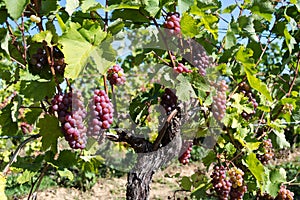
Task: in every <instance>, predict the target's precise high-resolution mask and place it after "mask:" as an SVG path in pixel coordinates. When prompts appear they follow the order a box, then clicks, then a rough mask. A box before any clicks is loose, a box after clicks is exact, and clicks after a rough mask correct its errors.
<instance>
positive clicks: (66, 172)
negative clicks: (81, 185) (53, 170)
mask: <svg viewBox="0 0 300 200" xmlns="http://www.w3.org/2000/svg"><path fill="white" fill-rule="evenodd" d="M57 172H58V174H59V176H61V177H66V178H68V179H69V180H70V181H72V180H73V179H74V175H73V173H72V172H71V171H70V170H68V169H66V168H64V169H63V170H57Z"/></svg>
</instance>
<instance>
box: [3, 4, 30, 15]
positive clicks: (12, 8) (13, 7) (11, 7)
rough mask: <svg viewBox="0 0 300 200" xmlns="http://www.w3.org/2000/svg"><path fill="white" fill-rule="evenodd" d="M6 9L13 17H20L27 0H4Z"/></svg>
mask: <svg viewBox="0 0 300 200" xmlns="http://www.w3.org/2000/svg"><path fill="white" fill-rule="evenodd" d="M4 3H5V5H6V8H7V11H8V13H9V15H10V16H11V17H12V18H13V19H18V18H19V17H21V15H22V12H23V11H24V9H25V7H26V6H27V4H28V3H29V0H14V1H12V0H4Z"/></svg>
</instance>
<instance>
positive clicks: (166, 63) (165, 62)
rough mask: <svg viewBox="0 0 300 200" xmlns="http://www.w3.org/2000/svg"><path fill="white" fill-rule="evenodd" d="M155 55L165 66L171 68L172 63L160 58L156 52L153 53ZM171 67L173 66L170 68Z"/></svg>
mask: <svg viewBox="0 0 300 200" xmlns="http://www.w3.org/2000/svg"><path fill="white" fill-rule="evenodd" d="M152 52H153V54H154V55H155V56H156V57H157V58H158V59H159V60H160V61H162V62H163V63H164V64H165V65H167V66H170V63H168V62H167V61H165V60H164V59H163V58H162V57H160V56H159V55H157V53H156V52H155V51H152ZM170 67H171V66H170Z"/></svg>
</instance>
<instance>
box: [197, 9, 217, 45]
mask: <svg viewBox="0 0 300 200" xmlns="http://www.w3.org/2000/svg"><path fill="white" fill-rule="evenodd" d="M218 21H219V18H218V17H216V16H215V15H214V14H208V15H205V16H203V17H201V24H203V25H204V27H205V28H206V29H207V31H208V32H210V33H211V34H212V35H213V37H214V39H215V40H217V39H218V32H219V29H218Z"/></svg>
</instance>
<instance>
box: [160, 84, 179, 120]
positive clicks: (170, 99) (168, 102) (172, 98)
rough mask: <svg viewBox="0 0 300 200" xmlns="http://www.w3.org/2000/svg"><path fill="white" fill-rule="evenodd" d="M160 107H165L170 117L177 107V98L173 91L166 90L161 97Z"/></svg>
mask: <svg viewBox="0 0 300 200" xmlns="http://www.w3.org/2000/svg"><path fill="white" fill-rule="evenodd" d="M160 105H162V107H164V109H165V110H166V112H167V115H169V114H170V113H171V112H172V111H173V110H174V109H175V108H176V106H177V96H176V95H175V94H174V93H173V92H172V90H171V89H169V88H166V89H165V93H164V94H163V95H162V97H161V102H160Z"/></svg>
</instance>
